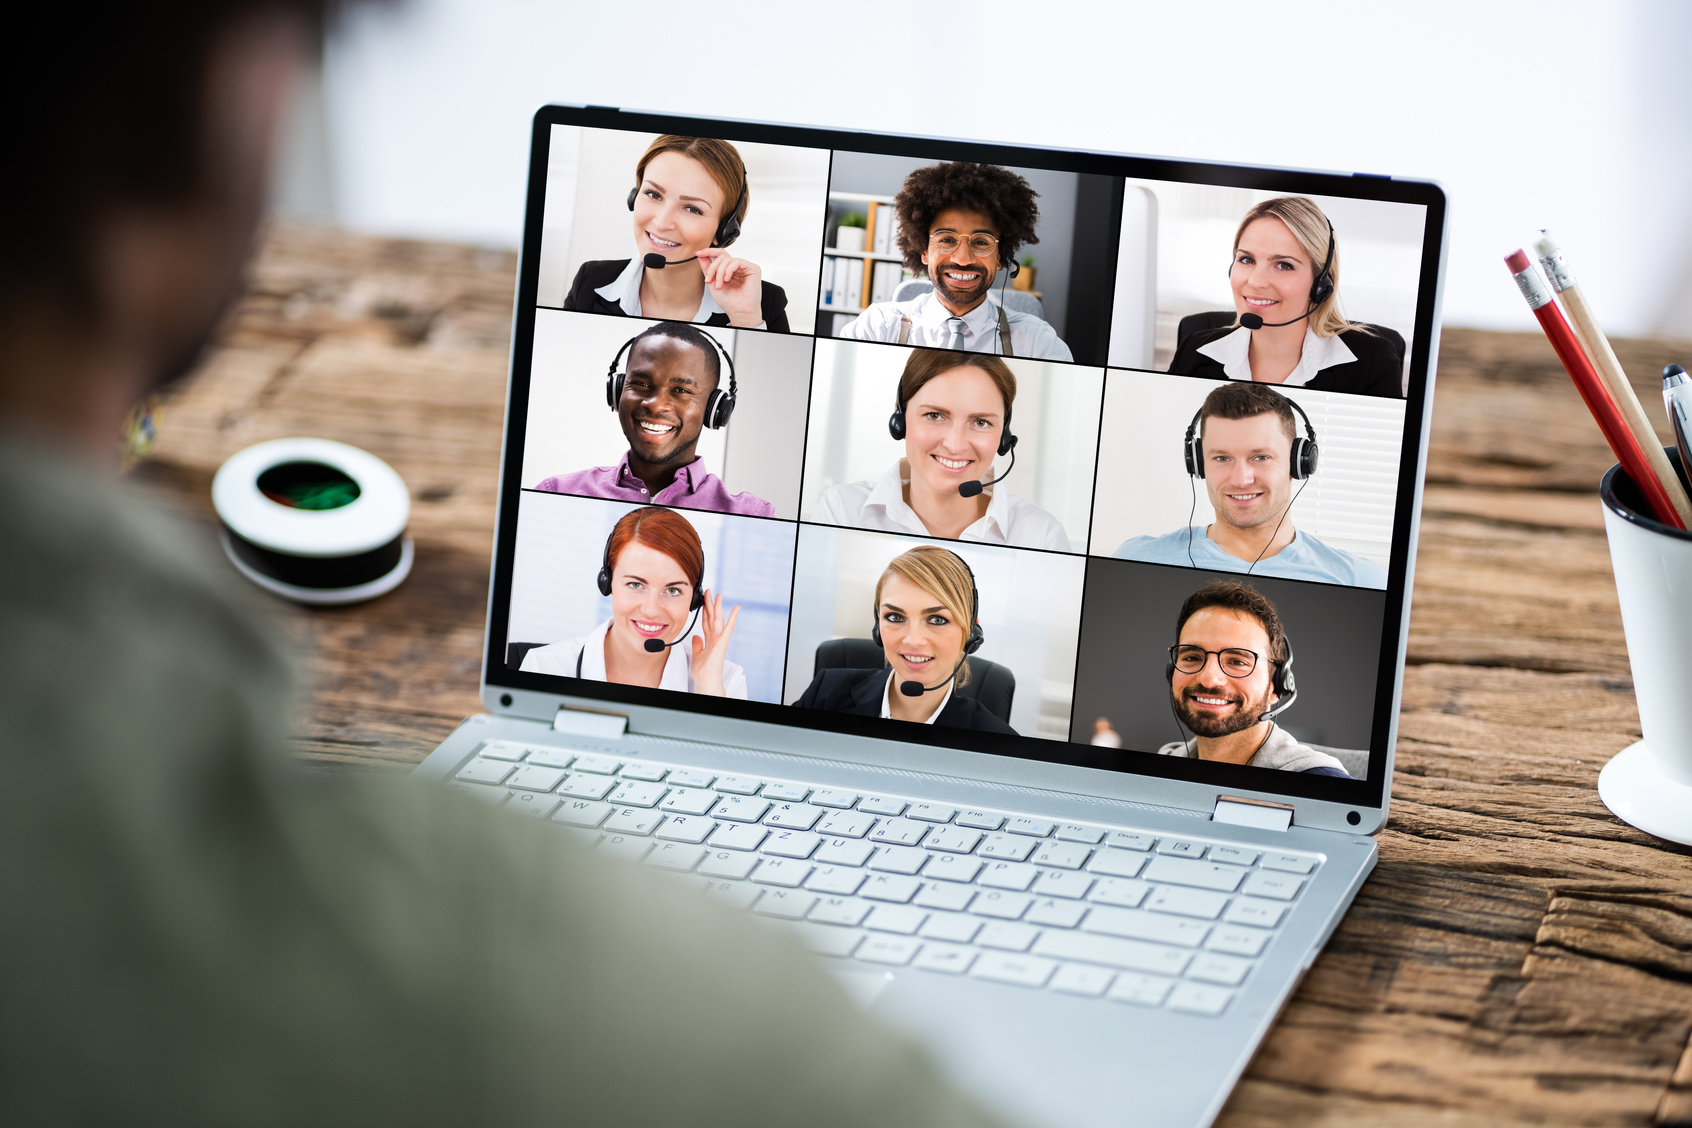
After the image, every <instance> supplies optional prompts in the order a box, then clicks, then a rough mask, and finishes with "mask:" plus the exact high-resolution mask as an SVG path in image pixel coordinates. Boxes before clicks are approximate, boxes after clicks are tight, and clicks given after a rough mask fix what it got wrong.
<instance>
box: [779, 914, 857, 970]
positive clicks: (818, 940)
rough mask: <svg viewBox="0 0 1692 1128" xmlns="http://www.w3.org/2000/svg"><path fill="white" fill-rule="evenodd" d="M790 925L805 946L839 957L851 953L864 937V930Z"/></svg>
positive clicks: (814, 950) (844, 956)
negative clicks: (855, 930)
mask: <svg viewBox="0 0 1692 1128" xmlns="http://www.w3.org/2000/svg"><path fill="white" fill-rule="evenodd" d="M813 911H814V910H813ZM789 927H791V928H792V929H793V930H794V931H795V932H796V933H798V935H799V939H800V940H802V941H804V944H805V947H807V948H809V949H811V951H813V952H815V953H816V954H817V955H819V956H834V957H836V958H838V959H845V958H846V957H847V956H849V955H851V954H852V949H853V948H856V947H857V946H858V941H860V940H862V939H863V938H864V934H863V933H862V932H854V931H852V930H851V929H849V928H823V927H818V926H816V925H810V924H803V925H790V926H789Z"/></svg>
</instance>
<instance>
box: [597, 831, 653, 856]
mask: <svg viewBox="0 0 1692 1128" xmlns="http://www.w3.org/2000/svg"><path fill="white" fill-rule="evenodd" d="M650 849H652V841H651V840H650V839H647V838H635V837H632V836H630V835H627V834H611V835H607V836H606V838H605V841H603V842H601V843H600V844H599V852H600V853H601V854H604V855H605V856H606V857H609V858H621V859H622V860H623V861H626V862H638V861H640V860H641V859H642V858H644V857H646V852H647V851H648V850H650Z"/></svg>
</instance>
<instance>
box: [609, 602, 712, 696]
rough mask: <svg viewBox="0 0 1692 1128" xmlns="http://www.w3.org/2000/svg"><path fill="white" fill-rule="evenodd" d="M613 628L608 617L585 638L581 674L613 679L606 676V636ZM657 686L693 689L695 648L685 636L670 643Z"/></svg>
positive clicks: (676, 689) (660, 687)
mask: <svg viewBox="0 0 1692 1128" xmlns="http://www.w3.org/2000/svg"><path fill="white" fill-rule="evenodd" d="M610 630H611V620H610V619H607V620H605V621H604V622H603V623H601V624H599V626H597V627H595V628H594V629H593V633H592V634H590V635H588V636H587V638H585V639H584V640H583V641H582V677H584V678H592V679H593V680H594V681H609V680H610V679H609V678H607V677H606V676H605V636H606V634H607V633H608V632H609V631H610ZM658 688H659V689H671V690H675V691H676V692H678V693H691V692H693V648H692V646H691V645H689V644H688V642H687V641H686V638H685V637H684V638H683V640H682V641H681V642H678V643H677V644H676V645H674V646H672V647H670V652H669V654H667V655H665V657H664V676H663V677H662V678H660V679H659V680H658Z"/></svg>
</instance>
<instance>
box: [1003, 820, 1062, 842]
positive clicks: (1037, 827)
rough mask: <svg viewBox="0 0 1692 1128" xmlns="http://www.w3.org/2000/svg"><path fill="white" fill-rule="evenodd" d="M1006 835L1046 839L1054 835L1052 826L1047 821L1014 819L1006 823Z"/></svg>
mask: <svg viewBox="0 0 1692 1128" xmlns="http://www.w3.org/2000/svg"><path fill="white" fill-rule="evenodd" d="M1005 833H1006V834H1027V835H1030V836H1032V837H1034V838H1045V837H1047V836H1049V835H1050V834H1051V833H1052V824H1051V823H1049V822H1047V821H1046V820H1045V819H1030V818H1014V819H1011V820H1010V821H1009V822H1007V823H1005Z"/></svg>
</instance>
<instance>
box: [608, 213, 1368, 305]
mask: <svg viewBox="0 0 1692 1128" xmlns="http://www.w3.org/2000/svg"><path fill="white" fill-rule="evenodd" d="M629 199H630V200H631V201H633V199H634V195H633V194H632V193H631V194H630V196H629ZM629 206H630V207H631V208H632V207H633V206H634V204H633V203H632V202H631V203H630V204H629ZM1322 218H1323V219H1326V220H1327V223H1328V257H1327V258H1325V259H1323V260H1322V269H1321V270H1319V271H1317V272H1316V277H1315V278H1314V279H1312V280H1311V282H1310V308H1311V309H1315V308H1316V307H1317V306H1319V305H1321V304H1322V303H1323V302H1325V301H1327V300H1328V299H1329V298H1331V297H1333V296H1334V221H1333V220H1331V219H1328V218H1327V216H1323V217H1322ZM1234 266H1235V263H1234V261H1233V260H1232V259H1230V260H1229V261H1228V277H1229V278H1232V277H1233V276H1234Z"/></svg>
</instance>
